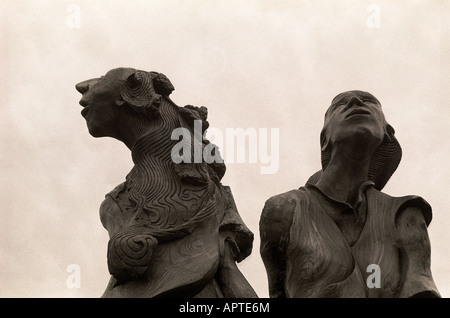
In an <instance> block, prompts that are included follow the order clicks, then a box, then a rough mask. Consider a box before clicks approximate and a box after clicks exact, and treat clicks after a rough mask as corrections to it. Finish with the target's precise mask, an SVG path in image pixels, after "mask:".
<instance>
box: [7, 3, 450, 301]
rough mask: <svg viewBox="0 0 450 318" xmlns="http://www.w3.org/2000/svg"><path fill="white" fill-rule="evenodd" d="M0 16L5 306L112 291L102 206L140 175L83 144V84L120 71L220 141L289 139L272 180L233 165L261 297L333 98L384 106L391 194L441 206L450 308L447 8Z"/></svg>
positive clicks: (236, 8) (91, 10) (136, 8)
mask: <svg viewBox="0 0 450 318" xmlns="http://www.w3.org/2000/svg"><path fill="white" fill-rule="evenodd" d="M0 15H1V18H0V23H1V42H0V43H1V44H0V54H1V55H0V65H1V71H2V79H1V81H0V96H1V99H2V108H1V109H2V115H1V116H0V125H1V126H0V127H1V161H0V164H1V168H0V169H1V171H0V173H1V179H2V180H1V183H0V185H1V189H0V190H1V191H0V194H1V206H2V211H1V214H0V226H1V231H0V256H1V260H0V286H1V287H2V288H1V289H0V297H99V296H101V294H102V293H103V291H104V289H105V287H106V284H107V282H108V280H109V274H108V269H107V264H106V248H107V242H108V236H107V232H106V230H105V229H104V228H103V227H102V224H101V222H100V219H99V215H98V208H99V205H100V203H101V201H102V200H103V198H104V195H105V194H106V193H107V192H109V191H110V190H112V189H113V188H114V187H115V186H116V185H118V184H119V183H121V182H123V181H124V179H125V176H126V174H127V173H128V172H129V171H130V169H131V167H132V161H131V156H130V153H129V151H128V150H127V149H126V147H125V146H124V145H123V144H122V143H120V142H118V141H116V140H113V139H110V138H101V139H95V138H93V137H91V136H90V135H89V133H88V131H87V128H86V124H85V121H84V119H83V118H82V117H81V115H80V110H81V106H80V105H79V104H78V101H79V99H80V97H81V96H80V94H79V93H78V92H76V90H75V87H74V86H75V84H76V83H78V82H80V81H82V80H85V79H88V78H92V77H97V76H100V75H103V74H105V73H106V72H107V71H108V70H110V69H112V68H115V67H119V66H129V67H134V68H137V69H142V70H146V71H157V72H162V73H164V74H165V75H167V76H168V77H169V79H170V80H171V81H172V83H173V84H174V86H175V91H174V92H173V94H172V95H171V98H172V100H173V101H174V102H175V103H176V104H178V105H180V106H183V105H186V104H192V105H197V106H202V105H203V106H206V107H208V110H209V122H210V124H211V127H214V128H217V129H221V130H222V131H225V129H226V128H243V129H247V128H254V129H259V128H267V129H269V128H278V129H279V133H280V140H279V169H278V171H277V172H276V173H274V174H261V173H260V168H261V166H262V165H263V163H262V162H260V161H258V162H257V163H228V164H227V173H226V175H225V177H224V179H223V183H224V184H225V185H229V186H230V187H231V189H232V191H233V194H234V197H235V200H236V204H237V206H238V209H239V212H240V214H241V216H242V218H243V220H244V222H245V223H246V224H247V226H248V227H249V228H250V229H251V230H252V231H253V233H254V234H255V241H254V247H253V253H252V254H251V256H250V257H248V258H247V259H246V260H244V261H243V262H241V263H240V264H239V267H240V269H241V270H242V272H243V273H244V275H245V276H246V277H247V279H248V280H249V281H250V283H251V284H252V286H253V287H254V288H255V290H256V292H257V293H258V295H259V296H260V297H267V296H268V288H267V278H266V273H265V269H264V266H263V263H262V261H261V257H260V254H259V229H258V222H259V217H260V213H261V210H262V208H263V206H264V202H265V200H267V199H268V198H269V197H270V196H272V195H275V194H278V193H282V192H285V191H288V190H291V189H295V188H298V187H300V186H302V185H303V184H304V183H305V181H306V180H307V178H308V177H309V176H310V175H311V174H312V173H314V172H315V171H317V170H318V169H320V147H319V133H320V130H321V128H322V124H323V115H324V113H325V110H326V109H327V107H328V105H329V103H330V101H331V99H332V98H333V97H334V96H335V95H337V94H338V93H340V92H342V91H345V90H350V89H361V90H366V91H369V92H371V93H372V94H374V95H375V96H376V97H377V98H378V99H379V100H380V101H381V103H382V105H383V109H384V112H385V115H386V118H387V120H388V122H389V123H390V124H391V125H392V126H393V127H394V128H395V130H396V136H397V138H398V140H399V141H400V143H401V145H402V148H403V159H402V162H401V164H400V166H399V168H398V170H397V172H396V173H395V174H394V175H393V177H392V178H391V180H390V182H389V183H388V184H387V186H386V187H385V188H384V192H386V193H388V194H390V195H393V196H403V195H408V194H417V195H420V196H422V197H424V198H425V199H426V200H427V201H428V202H429V203H430V204H431V206H432V207H433V213H434V218H433V221H432V223H431V225H430V226H429V236H430V239H431V244H432V271H433V275H434V279H435V282H436V284H437V286H438V289H439V290H440V292H441V294H442V296H443V297H449V296H450V246H449V244H448V242H449V241H450V230H449V229H450V201H449V199H448V197H447V196H448V195H449V183H450V181H449V180H450V165H449V157H450V142H449V123H450V105H449V100H450V90H449V83H450V63H449V60H450V45H449V42H448V41H449V39H450V2H449V1H445V0H442V1H440V0H422V1H419V0H415V1H413V0H409V1H401V2H400V1H395V2H394V1H382V0H370V1H357V0H352V1H350V0H347V1H324V0H322V1H312V0H311V1H300V0H296V1H275V0H272V1H265V0H222V1H219V0H208V1H206V0H191V1H189V0H178V1H175V0H150V1H143V0H142V1H137V0H130V1H112V0H109V1H91V0H89V1H87V0H86V1H81V0H70V1H50V0H47V1H43V0H39V1H37V0H36V1H32V0H18V1H15V0H14V1H13V0H3V1H1V2H0ZM223 150H224V151H226V149H223ZM74 266H75V267H74ZM73 268H78V269H79V270H80V271H79V273H80V285H79V286H73V285H71V284H70V283H68V281H69V282H70V275H71V273H72V272H71V270H72V269H73ZM381 274H382V273H381Z"/></svg>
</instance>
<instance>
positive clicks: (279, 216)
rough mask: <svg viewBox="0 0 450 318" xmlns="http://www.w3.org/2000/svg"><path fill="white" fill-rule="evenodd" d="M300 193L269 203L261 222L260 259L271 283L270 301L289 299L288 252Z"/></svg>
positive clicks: (269, 201) (292, 192) (275, 198)
mask: <svg viewBox="0 0 450 318" xmlns="http://www.w3.org/2000/svg"><path fill="white" fill-rule="evenodd" d="M296 197H297V190H293V191H290V192H286V193H284V194H280V195H277V196H273V197H271V198H270V199H268V200H267V201H266V204H265V206H264V209H263V211H262V214H261V219H260V222H259V232H260V235H261V246H260V252H261V258H262V260H263V262H264V265H265V267H266V271H267V276H268V280H269V294H270V297H286V294H285V290H284V281H285V278H286V249H287V247H288V245H289V232H290V228H291V225H292V220H293V216H294V211H295V205H296V202H297V200H296Z"/></svg>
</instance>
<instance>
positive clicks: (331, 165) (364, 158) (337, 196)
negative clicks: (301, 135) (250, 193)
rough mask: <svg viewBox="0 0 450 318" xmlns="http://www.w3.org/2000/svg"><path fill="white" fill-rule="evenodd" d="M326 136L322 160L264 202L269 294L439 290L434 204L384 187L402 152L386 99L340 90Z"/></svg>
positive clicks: (262, 224)
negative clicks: (295, 185)
mask: <svg viewBox="0 0 450 318" xmlns="http://www.w3.org/2000/svg"><path fill="white" fill-rule="evenodd" d="M320 145H321V160H322V169H321V170H320V171H318V172H317V173H315V174H314V175H312V176H311V177H310V178H309V180H308V181H307V183H306V184H305V186H302V187H300V188H299V189H298V190H292V191H289V192H286V193H283V194H279V195H275V196H273V197H271V198H270V199H268V200H267V201H266V204H265V206H264V209H263V211H262V215H261V219H260V235H261V246H260V252H261V256H262V259H263V262H264V265H265V267H266V271H267V275H268V281H269V294H270V297H327V298H328V297H342V298H353V297H355V298H356V297H362V298H365V297H367V298H377V297H390V298H397V297H399V298H400V297H402V298H403V297H440V294H439V292H438V290H437V288H436V285H435V283H434V281H433V277H432V273H431V270H430V253H431V252H430V251H431V247H430V241H429V237H428V233H427V227H428V225H429V224H430V222H431V218H432V214H431V207H430V205H429V204H428V203H427V202H426V201H425V200H424V199H422V198H421V197H418V196H412V195H410V196H404V197H391V196H389V195H387V194H385V193H383V192H381V190H382V189H383V187H384V186H385V184H386V183H387V181H388V180H389V178H390V177H391V175H392V174H393V173H394V171H395V170H396V168H397V166H398V164H399V163H400V159H401V154H402V151H401V147H400V145H399V143H398V141H397V139H396V137H395V135H394V129H393V128H392V126H390V125H389V124H388V123H387V122H386V119H385V117H384V114H383V111H382V108H381V104H380V102H379V101H378V100H377V99H376V98H375V97H374V96H373V95H371V94H369V93H367V92H363V91H348V92H344V93H341V94H339V95H337V96H336V97H335V98H334V99H333V100H332V102H331V105H330V107H329V108H328V110H327V112H326V114H325V122H324V127H323V130H322V132H321V134H320ZM375 270H378V274H379V277H378V282H376V281H373V280H372V279H376V278H377V277H376V276H373V277H370V275H371V273H374V274H375Z"/></svg>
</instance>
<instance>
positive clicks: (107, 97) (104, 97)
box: [75, 68, 135, 137]
mask: <svg viewBox="0 0 450 318" xmlns="http://www.w3.org/2000/svg"><path fill="white" fill-rule="evenodd" d="M134 71H135V70H134V69H131V68H117V69H113V70H111V71H109V72H108V73H106V74H105V75H104V76H101V77H100V78H93V79H89V80H86V81H83V82H81V83H78V84H77V85H76V86H75V87H76V89H77V91H78V92H80V93H81V94H82V98H81V100H80V102H79V103H80V105H81V106H83V110H82V111H81V115H82V116H83V117H84V118H85V119H86V124H87V127H88V130H89V133H90V134H91V135H92V136H94V137H106V136H109V137H115V136H116V131H117V109H118V107H117V105H118V103H119V102H120V100H121V96H120V92H121V90H122V89H123V87H124V84H125V81H126V79H127V78H128V76H130V75H131V74H133V72H134Z"/></svg>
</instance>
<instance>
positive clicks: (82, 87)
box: [75, 81, 89, 94]
mask: <svg viewBox="0 0 450 318" xmlns="http://www.w3.org/2000/svg"><path fill="white" fill-rule="evenodd" d="M75 88H76V89H77V91H78V92H80V93H81V94H84V93H86V92H87V91H88V89H89V84H88V83H87V81H84V82H81V83H78V84H77V85H75Z"/></svg>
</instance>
